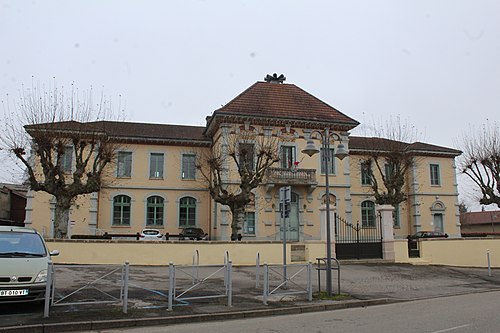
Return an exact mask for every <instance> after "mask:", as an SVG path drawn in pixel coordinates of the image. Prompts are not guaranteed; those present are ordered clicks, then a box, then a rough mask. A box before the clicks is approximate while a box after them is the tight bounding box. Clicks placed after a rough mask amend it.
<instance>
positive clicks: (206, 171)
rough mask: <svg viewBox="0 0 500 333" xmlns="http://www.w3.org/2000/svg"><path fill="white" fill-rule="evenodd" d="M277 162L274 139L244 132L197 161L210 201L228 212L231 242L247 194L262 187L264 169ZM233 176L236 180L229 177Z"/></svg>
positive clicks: (231, 136)
mask: <svg viewBox="0 0 500 333" xmlns="http://www.w3.org/2000/svg"><path fill="white" fill-rule="evenodd" d="M277 161H279V153H278V140H277V138H276V137H274V136H270V135H269V136H268V135H263V134H257V133H254V132H245V131H243V132H239V133H231V134H230V137H229V138H228V139H227V142H224V143H223V144H222V145H221V144H220V143H219V144H218V143H215V144H214V145H213V146H212V147H211V150H210V152H209V153H208V154H207V155H206V156H203V157H202V158H201V159H200V163H199V164H198V165H197V168H198V169H199V170H200V171H201V174H202V175H203V177H204V178H205V180H206V181H207V183H208V189H209V192H210V195H211V197H212V198H213V199H214V200H215V202H218V203H220V204H222V205H226V206H228V207H229V209H230V210H231V213H232V223H231V239H232V240H236V239H237V238H238V233H239V230H240V229H241V227H242V225H243V220H244V216H245V208H246V206H247V205H248V204H249V203H250V201H251V199H252V192H251V191H252V190H253V189H255V188H257V187H258V186H259V185H260V184H261V183H262V181H263V179H264V176H265V175H266V171H267V170H268V168H269V167H271V166H272V165H273V164H274V163H276V162H277ZM231 165H234V166H235V168H236V170H234V169H232V168H231ZM236 174H237V177H234V178H233V177H231V176H232V175H236Z"/></svg>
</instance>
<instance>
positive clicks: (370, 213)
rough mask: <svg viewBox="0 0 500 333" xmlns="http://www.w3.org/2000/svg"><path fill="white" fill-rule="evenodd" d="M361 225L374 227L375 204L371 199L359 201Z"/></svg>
mask: <svg viewBox="0 0 500 333" xmlns="http://www.w3.org/2000/svg"><path fill="white" fill-rule="evenodd" d="M361 225H362V226H363V227H364V228H365V227H368V228H372V227H375V204H374V203H373V202H372V201H363V202H362V203H361Z"/></svg>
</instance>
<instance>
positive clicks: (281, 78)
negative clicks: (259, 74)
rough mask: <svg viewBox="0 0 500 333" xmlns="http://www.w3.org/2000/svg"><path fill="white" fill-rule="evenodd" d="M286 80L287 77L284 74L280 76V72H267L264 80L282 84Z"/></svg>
mask: <svg viewBox="0 0 500 333" xmlns="http://www.w3.org/2000/svg"><path fill="white" fill-rule="evenodd" d="M285 80H286V77H285V76H284V75H283V74H280V76H278V74H276V73H274V74H273V75H269V74H267V75H266V77H265V78H264V81H266V82H268V83H278V84H282V83H283V82H284V81H285Z"/></svg>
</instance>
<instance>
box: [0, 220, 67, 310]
mask: <svg viewBox="0 0 500 333" xmlns="http://www.w3.org/2000/svg"><path fill="white" fill-rule="evenodd" d="M58 254H59V251H57V250H54V251H51V252H49V251H48V249H47V245H45V242H44V240H43V238H42V236H41V235H40V234H39V233H38V232H36V231H35V230H34V229H32V228H25V227H14V226H0V303H19V302H29V301H42V300H44V298H45V287H46V283H47V268H48V263H49V260H50V258H51V256H56V255H58Z"/></svg>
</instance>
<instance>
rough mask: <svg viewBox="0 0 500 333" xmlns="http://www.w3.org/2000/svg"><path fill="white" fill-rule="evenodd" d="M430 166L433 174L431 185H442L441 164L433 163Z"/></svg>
mask: <svg viewBox="0 0 500 333" xmlns="http://www.w3.org/2000/svg"><path fill="white" fill-rule="evenodd" d="M429 168H430V174H431V185H441V177H440V175H439V164H431V165H430V166H429Z"/></svg>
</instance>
